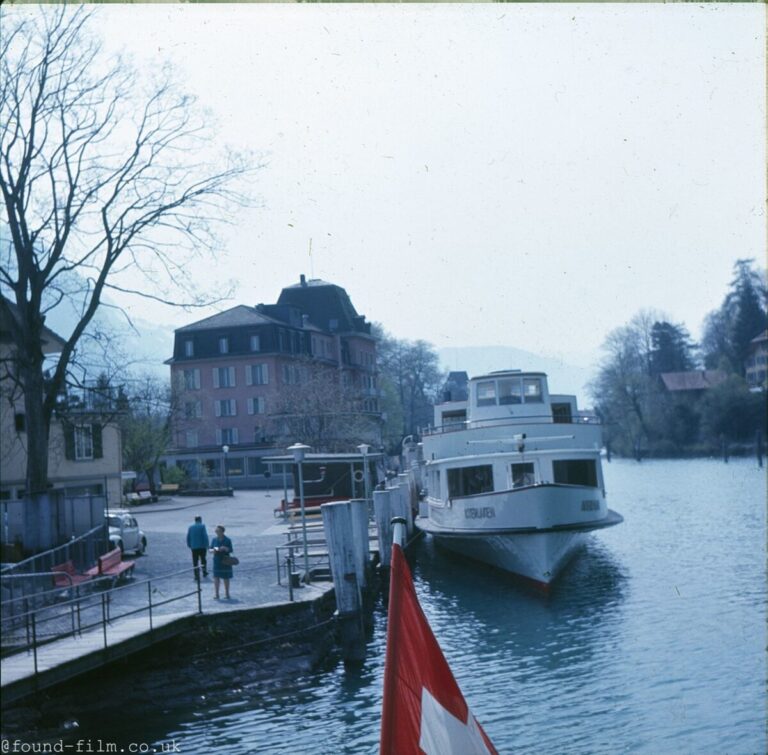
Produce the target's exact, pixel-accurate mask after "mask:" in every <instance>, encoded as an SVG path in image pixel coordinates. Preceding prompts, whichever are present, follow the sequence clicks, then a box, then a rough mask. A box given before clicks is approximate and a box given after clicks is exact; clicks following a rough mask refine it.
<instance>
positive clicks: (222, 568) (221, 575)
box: [211, 524, 239, 600]
mask: <svg viewBox="0 0 768 755" xmlns="http://www.w3.org/2000/svg"><path fill="white" fill-rule="evenodd" d="M232 550H233V548H232V541H231V540H230V539H229V538H228V537H227V536H226V535H225V534H224V527H223V526H222V525H221V524H220V525H218V527H216V536H215V537H214V538H212V539H211V552H212V553H213V589H214V591H215V595H214V600H218V599H219V580H222V579H223V580H224V597H225V598H227V600H229V580H230V579H232V566H233V565H234V564H237V563H239V562H238V560H237V559H236V558H234V556H232Z"/></svg>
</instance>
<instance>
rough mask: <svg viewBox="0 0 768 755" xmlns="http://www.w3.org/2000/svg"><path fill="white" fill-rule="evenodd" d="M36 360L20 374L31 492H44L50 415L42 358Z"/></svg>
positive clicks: (28, 488) (29, 492)
mask: <svg viewBox="0 0 768 755" xmlns="http://www.w3.org/2000/svg"><path fill="white" fill-rule="evenodd" d="M41 357H42V354H41ZM35 361H36V360H35V359H34V357H33V358H32V359H30V360H28V361H27V362H26V364H21V365H20V368H19V377H20V379H21V383H22V385H23V386H24V411H25V413H26V431H27V432H26V435H27V495H34V494H35V493H44V492H45V491H46V490H47V489H48V437H49V434H50V415H49V414H48V413H47V412H46V409H45V383H44V378H43V369H42V359H41V361H40V362H39V363H37V364H35V363H34V362H35Z"/></svg>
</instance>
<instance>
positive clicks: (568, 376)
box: [437, 346, 597, 408]
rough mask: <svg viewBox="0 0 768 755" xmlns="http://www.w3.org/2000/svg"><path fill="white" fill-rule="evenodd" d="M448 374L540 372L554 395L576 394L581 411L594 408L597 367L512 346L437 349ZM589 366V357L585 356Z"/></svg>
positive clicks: (472, 374) (471, 375)
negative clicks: (589, 388)
mask: <svg viewBox="0 0 768 755" xmlns="http://www.w3.org/2000/svg"><path fill="white" fill-rule="evenodd" d="M437 353H438V355H439V357H440V363H441V365H442V366H443V368H444V369H446V370H465V371H466V372H467V373H469V376H470V377H473V376H474V375H482V374H484V373H486V372H493V371H494V370H505V369H512V370H517V369H519V370H536V371H538V372H546V373H547V376H548V378H549V390H550V391H551V392H552V393H569V394H575V395H576V397H577V399H578V402H579V407H580V408H588V407H591V406H592V403H593V402H592V399H591V398H590V396H589V393H588V392H587V388H586V385H587V383H588V382H589V381H590V380H592V379H593V378H594V376H595V373H596V371H597V370H596V366H593V367H580V366H576V365H574V364H569V363H567V362H565V361H564V360H562V359H555V358H553V357H544V356H540V355H539V354H533V353H532V352H530V351H523V350H522V349H516V348H514V347H512V346H456V347H450V348H443V349H437ZM582 359H584V361H585V362H586V361H587V360H589V355H583V357H582Z"/></svg>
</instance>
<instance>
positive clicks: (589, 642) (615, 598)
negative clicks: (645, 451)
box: [156, 460, 766, 755]
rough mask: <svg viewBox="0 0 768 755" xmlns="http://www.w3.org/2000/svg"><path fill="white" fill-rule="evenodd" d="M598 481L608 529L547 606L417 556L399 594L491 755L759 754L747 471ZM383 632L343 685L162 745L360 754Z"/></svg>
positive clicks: (302, 686)
mask: <svg viewBox="0 0 768 755" xmlns="http://www.w3.org/2000/svg"><path fill="white" fill-rule="evenodd" d="M753 467H755V468H754V469H753ZM605 476H606V484H607V486H608V490H609V497H610V500H611V508H615V509H616V510H618V511H619V512H621V513H622V514H623V515H624V517H625V522H624V524H623V525H621V526H619V527H616V528H612V529H611V530H609V531H606V532H604V533H600V534H598V535H595V536H593V538H592V540H591V542H590V544H589V546H588V547H587V548H586V549H584V550H583V551H581V552H580V553H579V554H578V556H577V557H576V558H575V560H574V561H573V562H572V563H571V564H570V567H569V568H568V570H567V571H566V572H565V574H564V575H563V577H562V578H561V579H560V580H559V582H558V583H556V585H555V587H554V589H553V591H552V594H551V596H550V598H549V599H545V598H542V597H541V596H538V595H532V594H530V593H527V592H524V591H521V590H520V588H518V587H517V586H515V585H514V584H512V583H511V582H510V581H509V580H508V579H506V578H505V577H504V576H503V575H501V574H499V573H496V572H493V571H492V570H490V569H486V568H484V567H481V566H474V565H471V564H469V563H467V562H464V561H462V562H458V561H455V560H454V559H453V558H452V557H451V556H450V555H447V554H446V553H445V552H443V551H440V550H439V549H436V548H434V547H433V545H432V544H431V543H430V542H425V543H423V544H421V545H420V546H419V548H418V552H417V553H416V554H415V558H416V562H415V565H414V582H415V585H416V589H417V592H418V594H419V598H420V600H421V602H422V605H423V608H424V611H425V613H426V614H427V616H428V618H429V620H430V622H431V624H432V626H433V629H434V631H435V634H436V635H437V637H438V638H439V641H440V644H441V646H442V647H443V650H444V653H445V655H446V657H447V658H448V659H449V662H450V663H451V665H452V668H453V670H454V673H455V675H456V677H457V679H458V681H459V684H460V686H461V688H462V690H463V691H464V693H465V695H466V697H467V700H468V702H469V704H470V707H471V708H472V710H473V712H474V713H475V715H476V716H477V718H478V719H479V720H480V721H481V723H482V724H483V726H484V727H485V729H486V731H488V733H489V734H490V735H491V737H492V738H493V740H494V742H495V744H496V745H497V747H498V748H499V750H500V751H501V752H515V753H531V754H534V753H535V755H542V754H544V755H548V754H549V753H553V754H555V753H556V754H557V755H561V754H569V753H574V754H579V755H580V754H581V753H590V755H591V754H593V753H594V754H595V755H599V754H602V753H606V755H607V754H610V755H613V754H614V753H621V752H628V753H649V754H653V755H656V753H675V752H684V753H688V752H691V753H726V752H728V753H733V754H734V755H740V754H741V753H753V752H765V751H766V739H765V727H764V721H763V716H762V712H763V711H764V701H765V697H764V693H765V690H764V680H765V671H766V665H765V655H764V649H765V639H766V633H765V620H766V609H765V569H764V554H765V552H766V549H765V495H766V494H765V472H764V471H763V472H759V471H757V470H756V465H755V464H754V462H751V460H750V461H747V460H732V461H731V463H730V464H728V465H724V464H722V463H720V462H715V461H709V460H702V461H685V462H682V461H680V462H643V463H642V464H640V465H638V464H635V463H634V462H623V461H620V460H619V461H614V462H613V463H611V464H607V465H605ZM385 629H386V617H385V615H384V609H383V607H381V606H380V607H379V608H377V610H376V613H375V615H374V631H373V635H372V637H371V640H370V643H369V656H368V660H367V662H366V664H365V665H364V667H363V668H362V669H361V670H360V671H358V672H356V673H354V674H348V673H345V672H344V670H343V668H342V666H341V665H339V666H337V667H336V668H333V669H330V670H326V671H322V672H318V673H316V674H312V675H308V676H306V677H303V678H300V679H296V680H293V681H292V682H291V683H290V684H288V685H287V687H285V688H283V689H281V690H280V691H279V692H277V691H274V692H270V691H265V692H262V694H260V695H259V694H258V693H257V691H255V690H244V691H243V692H242V697H241V698H240V699H239V700H238V699H230V700H227V701H224V702H222V703H217V702H215V701H210V700H208V701H201V703H200V708H199V709H196V710H194V711H190V713H189V715H188V716H186V717H185V718H184V720H181V721H178V722H176V723H174V722H167V721H166V730H167V731H168V732H169V733H168V735H167V737H166V739H170V738H176V739H177V741H178V742H179V743H180V746H181V748H182V751H183V752H185V753H206V754H207V753H210V752H214V751H218V752H226V753H232V755H240V753H270V754H271V753H275V754H280V753H292V754H295V753H371V754H373V753H375V752H377V749H378V737H379V717H380V706H381V685H382V676H383V657H384V655H383V654H384V641H385ZM156 723H157V722H156Z"/></svg>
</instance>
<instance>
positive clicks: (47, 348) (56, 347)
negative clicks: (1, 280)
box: [0, 294, 67, 354]
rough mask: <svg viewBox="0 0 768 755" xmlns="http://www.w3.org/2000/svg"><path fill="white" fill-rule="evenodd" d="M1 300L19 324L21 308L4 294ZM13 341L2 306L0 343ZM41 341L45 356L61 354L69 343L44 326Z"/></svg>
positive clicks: (0, 296) (0, 313)
mask: <svg viewBox="0 0 768 755" xmlns="http://www.w3.org/2000/svg"><path fill="white" fill-rule="evenodd" d="M0 298H2V300H3V302H4V304H5V305H6V306H7V307H8V309H9V310H10V312H11V316H12V317H13V318H14V319H15V320H16V321H17V322H19V321H20V320H21V315H20V314H19V308H18V307H17V306H16V303H15V302H13V301H11V300H10V299H9V298H8V297H6V296H2V294H0ZM11 340H12V339H11V335H10V327H9V324H8V322H7V321H6V319H5V308H4V307H2V306H0V342H3V341H4V342H6V343H8V342H10V341H11ZM41 340H42V346H43V353H44V354H57V353H59V352H60V351H61V350H62V349H63V348H64V345H65V344H66V342H67V339H66V338H62V337H61V336H60V335H59V334H58V333H54V331H52V330H51V329H50V328H48V327H46V326H45V325H43V330H42V339H41Z"/></svg>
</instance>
